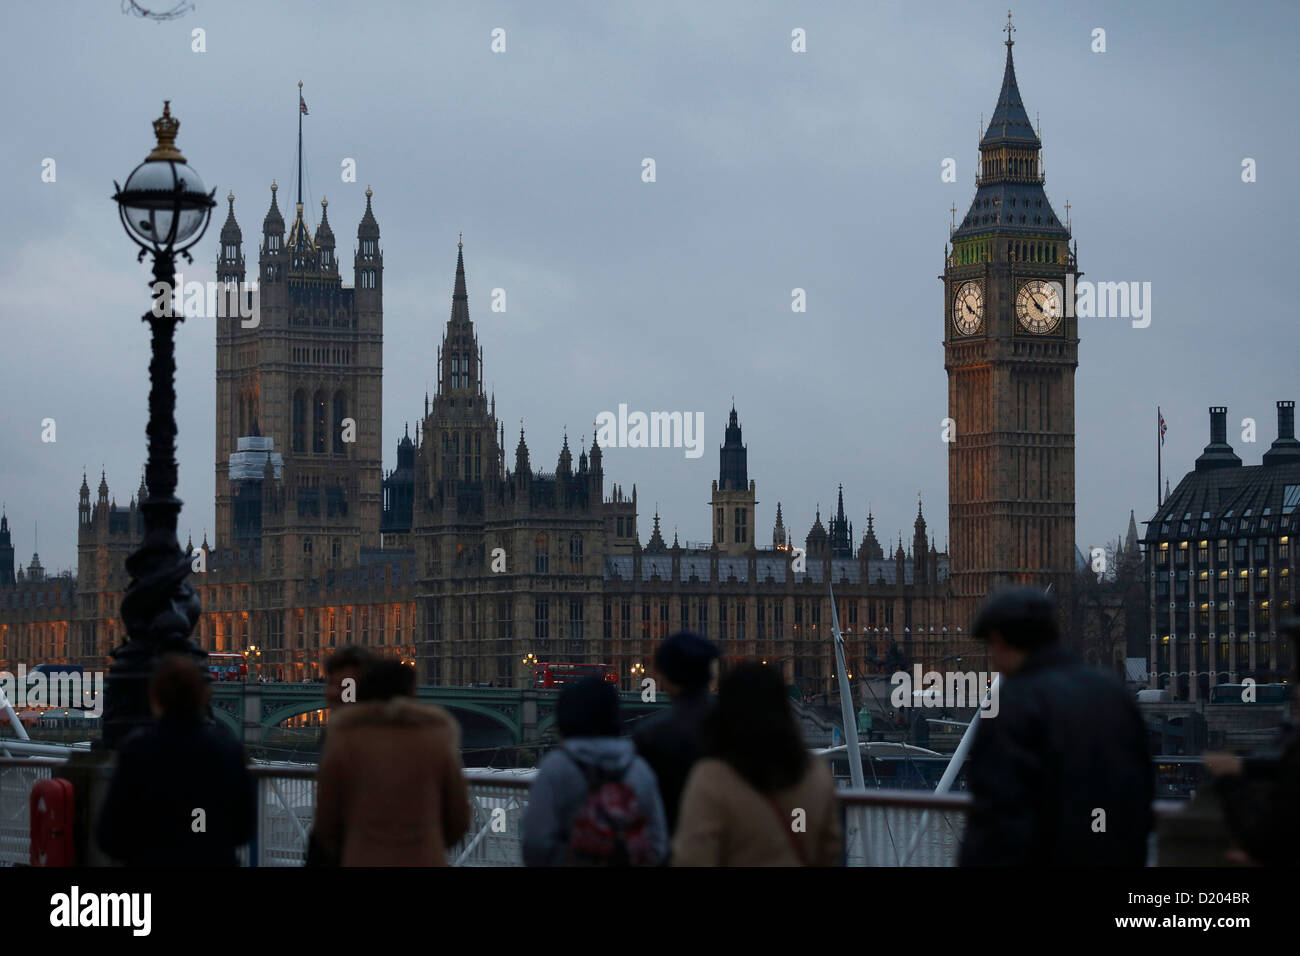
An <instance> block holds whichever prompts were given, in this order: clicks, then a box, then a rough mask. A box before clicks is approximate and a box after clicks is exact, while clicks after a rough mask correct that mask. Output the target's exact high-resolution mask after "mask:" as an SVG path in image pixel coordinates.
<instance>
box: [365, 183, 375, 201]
mask: <svg viewBox="0 0 1300 956" xmlns="http://www.w3.org/2000/svg"><path fill="white" fill-rule="evenodd" d="M373 195H374V193H372V192H371V191H370V187H369V186H367V187H366V198H367V199H369V198H370V197H371V196H373Z"/></svg>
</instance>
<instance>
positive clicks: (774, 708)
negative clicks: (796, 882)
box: [672, 664, 843, 866]
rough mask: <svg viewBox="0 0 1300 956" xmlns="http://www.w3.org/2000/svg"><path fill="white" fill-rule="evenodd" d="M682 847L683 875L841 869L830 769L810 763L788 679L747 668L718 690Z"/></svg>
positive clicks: (687, 801) (681, 823)
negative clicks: (716, 869)
mask: <svg viewBox="0 0 1300 956" xmlns="http://www.w3.org/2000/svg"><path fill="white" fill-rule="evenodd" d="M705 754H706V756H705V757H704V758H703V759H701V760H700V761H698V762H697V763H696V764H695V766H694V767H693V768H692V770H691V773H690V776H689V777H687V779H686V789H685V791H684V792H683V794H682V805H681V813H680V815H679V817H678V822H677V832H676V833H675V835H674V837H673V856H672V862H673V865H674V866H834V865H837V864H839V863H841V862H842V860H843V833H842V828H841V826H840V815H839V807H838V806H837V804H836V800H835V782H834V780H833V779H832V777H831V772H830V767H829V766H828V765H827V764H826V763H825V762H824V761H823V760H821V759H819V758H815V757H813V756H812V755H811V754H809V753H808V748H807V747H806V746H805V744H804V741H803V735H802V733H801V732H800V730H799V724H798V722H797V721H796V720H795V716H794V713H793V712H792V710H791V709H790V703H789V699H788V698H787V697H786V693H785V687H784V686H783V685H782V683H781V677H780V674H779V673H777V672H776V671H775V670H773V669H772V668H769V667H766V666H763V665H761V664H741V665H739V666H738V667H736V668H735V669H734V670H732V671H731V672H729V673H728V674H727V676H726V677H724V678H723V679H722V682H721V684H720V686H719V689H718V705H717V708H716V710H715V712H714V714H713V715H712V717H711V719H710V720H709V721H708V723H707V724H706V727H705Z"/></svg>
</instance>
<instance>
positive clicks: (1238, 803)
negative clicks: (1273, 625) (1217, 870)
mask: <svg viewBox="0 0 1300 956" xmlns="http://www.w3.org/2000/svg"><path fill="white" fill-rule="evenodd" d="M1281 631H1282V633H1283V635H1285V636H1286V637H1288V638H1290V640H1291V646H1292V658H1293V659H1294V660H1295V661H1296V677H1295V679H1296V689H1295V691H1294V693H1293V696H1292V707H1293V708H1296V709H1300V618H1291V619H1290V620H1289V621H1287V622H1285V623H1284V624H1283V625H1282V627H1281ZM1205 765H1206V767H1208V768H1209V770H1210V772H1211V773H1213V774H1214V775H1215V777H1216V780H1215V789H1216V790H1217V791H1218V794H1219V796H1220V798H1221V799H1222V801H1223V813H1224V822H1225V823H1226V824H1227V827H1228V832H1229V833H1231V834H1232V837H1233V839H1234V840H1235V841H1236V843H1237V845H1238V847H1239V849H1237V850H1236V851H1235V853H1234V855H1233V860H1234V861H1235V862H1243V863H1254V864H1260V865H1263V866H1300V813H1298V812H1297V808H1300V726H1297V725H1296V724H1295V722H1294V718H1293V719H1292V722H1291V725H1290V727H1288V728H1286V730H1285V731H1284V732H1283V734H1282V739H1281V743H1280V747H1279V750H1278V752H1277V753H1276V754H1274V755H1265V756H1260V757H1236V756H1233V755H1232V754H1223V753H1207V754H1206V755H1205Z"/></svg>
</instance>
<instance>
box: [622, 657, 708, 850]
mask: <svg viewBox="0 0 1300 956" xmlns="http://www.w3.org/2000/svg"><path fill="white" fill-rule="evenodd" d="M717 657H718V648H717V645H715V644H714V643H713V642H712V641H710V640H707V639H706V638H703V637H700V636H699V635H698V634H692V633H691V632H690V631H679V632H678V633H676V634H674V635H673V636H672V637H670V638H668V640H666V641H664V642H663V643H662V644H660V645H659V649H658V650H657V651H655V672H656V677H657V678H658V681H659V687H660V688H662V689H663V691H664V692H665V693H666V694H668V696H669V698H670V700H671V708H670V709H669V710H668V712H667V713H663V714H656V715H655V716H654V717H651V718H650V719H648V720H646V721H644V722H643V723H642V724H641V726H640V727H639V728H638V729H637V731H636V733H635V734H633V740H634V742H635V743H636V749H637V752H638V753H639V754H640V755H641V756H642V757H644V758H645V761H646V763H648V764H650V769H652V770H653V771H654V772H655V777H656V778H657V779H658V781H659V793H660V795H661V796H662V797H663V803H664V813H665V814H666V815H667V819H668V832H669V833H670V834H672V833H673V832H675V831H676V829H677V810H678V807H679V805H680V803H681V798H682V790H683V788H685V786H686V777H687V776H688V775H689V774H690V772H691V767H693V766H694V765H695V761H696V760H698V759H699V757H700V748H701V740H700V734H701V731H702V728H703V725H704V721H705V719H706V718H707V717H708V716H709V714H710V712H711V711H712V710H713V698H712V696H711V695H710V694H709V681H710V680H711V679H712V677H713V662H714V660H716V659H717Z"/></svg>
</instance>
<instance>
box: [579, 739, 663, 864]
mask: <svg viewBox="0 0 1300 956" xmlns="http://www.w3.org/2000/svg"><path fill="white" fill-rule="evenodd" d="M560 749H561V750H562V751H563V752H564V754H565V755H566V756H567V757H568V758H569V759H570V760H572V761H573V762H574V763H575V764H577V766H578V769H579V770H581V771H582V775H583V777H584V778H585V779H586V781H587V794H586V797H585V798H584V799H583V802H582V806H581V807H580V808H579V810H578V814H577V816H576V817H574V818H573V824H572V827H571V828H570V830H569V849H568V863H569V865H570V866H658V865H659V855H658V853H656V851H655V846H654V843H653V841H652V840H651V838H650V822H649V820H648V819H647V818H646V815H645V814H644V813H643V812H642V810H641V805H640V801H639V800H637V797H636V791H635V790H633V789H632V787H630V786H629V785H628V784H627V783H626V782H624V780H623V777H624V776H625V775H626V773H627V769H624V770H623V771H622V772H618V771H607V770H603V769H601V768H600V767H596V766H590V765H588V764H584V763H583V762H582V761H581V760H579V759H578V758H577V757H575V756H574V755H573V753H571V752H570V751H569V750H568V749H566V748H563V747H561V748H560ZM630 767H631V764H629V765H628V768H629V769H630Z"/></svg>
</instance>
